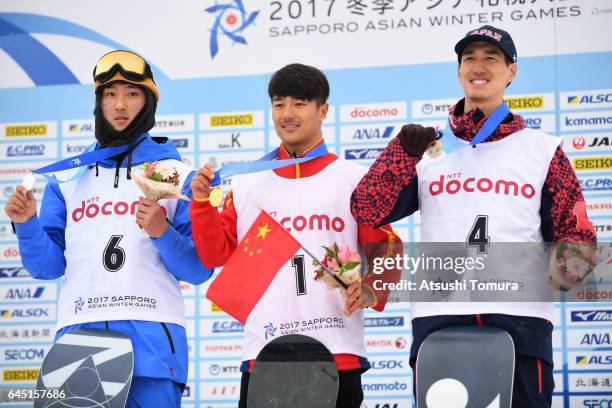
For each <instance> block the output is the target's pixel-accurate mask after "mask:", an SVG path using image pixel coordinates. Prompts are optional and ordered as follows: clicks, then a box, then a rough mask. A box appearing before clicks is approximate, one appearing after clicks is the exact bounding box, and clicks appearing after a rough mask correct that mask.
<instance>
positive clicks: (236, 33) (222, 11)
mask: <svg viewBox="0 0 612 408" xmlns="http://www.w3.org/2000/svg"><path fill="white" fill-rule="evenodd" d="M205 11H206V12H207V13H211V14H215V23H214V24H213V27H212V28H211V30H210V57H211V58H215V55H217V53H218V52H219V36H220V35H224V36H226V37H228V38H229V39H230V40H232V44H233V43H240V44H244V45H246V44H247V41H246V39H245V38H244V37H243V36H242V32H243V31H244V30H245V29H246V28H247V27H248V26H250V25H251V24H253V23H254V22H255V18H257V15H258V14H259V10H258V11H254V12H252V13H250V14H249V13H248V12H247V11H246V10H245V9H244V4H242V0H234V1H232V2H230V3H226V4H215V5H214V6H212V7H209V8H207V9H206V10H205Z"/></svg>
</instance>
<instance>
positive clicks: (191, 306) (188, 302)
mask: <svg viewBox="0 0 612 408" xmlns="http://www.w3.org/2000/svg"><path fill="white" fill-rule="evenodd" d="M195 302H196V301H195V299H193V298H191V299H183V303H184V304H185V317H196V313H195Z"/></svg>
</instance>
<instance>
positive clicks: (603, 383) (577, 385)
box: [568, 372, 612, 408]
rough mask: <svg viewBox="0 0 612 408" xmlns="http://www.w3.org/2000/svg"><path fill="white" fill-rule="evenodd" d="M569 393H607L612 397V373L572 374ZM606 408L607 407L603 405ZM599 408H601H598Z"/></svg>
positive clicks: (569, 376) (569, 375) (570, 375)
mask: <svg viewBox="0 0 612 408" xmlns="http://www.w3.org/2000/svg"><path fill="white" fill-rule="evenodd" d="M568 378H569V389H568V391H569V392H605V393H610V394H609V395H611V396H612V373H610V372H607V373H606V372H601V373H598V372H593V373H588V374H587V373H585V374H577V373H570V374H568ZM603 406H604V407H606V405H603ZM598 408H599V407H598Z"/></svg>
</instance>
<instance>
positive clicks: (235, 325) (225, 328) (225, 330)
mask: <svg viewBox="0 0 612 408" xmlns="http://www.w3.org/2000/svg"><path fill="white" fill-rule="evenodd" d="M243 332H244V327H243V326H242V324H241V323H240V322H238V321H236V320H233V319H231V318H229V319H228V318H222V317H219V318H218V319H204V320H201V321H200V335H201V336H218V337H219V338H221V337H223V336H225V337H227V336H230V335H231V336H236V335H242V333H243Z"/></svg>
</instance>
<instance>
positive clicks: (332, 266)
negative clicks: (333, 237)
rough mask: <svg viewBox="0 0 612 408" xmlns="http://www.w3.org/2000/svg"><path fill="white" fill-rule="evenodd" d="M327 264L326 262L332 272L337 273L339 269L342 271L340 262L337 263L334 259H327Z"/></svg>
mask: <svg viewBox="0 0 612 408" xmlns="http://www.w3.org/2000/svg"><path fill="white" fill-rule="evenodd" d="M326 260H327V262H325V263H326V264H327V267H328V268H329V270H330V271H337V270H338V269H340V265H338V262H336V260H335V259H332V258H326Z"/></svg>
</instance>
